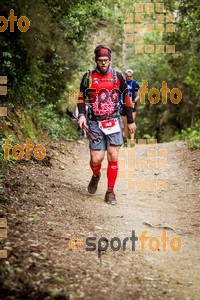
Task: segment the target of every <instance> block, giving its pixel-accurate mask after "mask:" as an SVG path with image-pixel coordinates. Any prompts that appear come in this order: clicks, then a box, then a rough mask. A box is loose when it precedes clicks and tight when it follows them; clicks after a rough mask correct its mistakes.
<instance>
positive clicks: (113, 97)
mask: <svg viewBox="0 0 200 300" xmlns="http://www.w3.org/2000/svg"><path fill="white" fill-rule="evenodd" d="M111 52H112V51H111V49H110V48H109V47H107V46H104V45H99V46H97V47H96V48H95V50H94V54H95V62H96V68H95V69H94V70H93V71H88V72H87V73H85V74H84V76H83V78H82V81H81V85H80V95H79V98H78V104H77V105H78V110H79V120H78V123H79V126H80V127H81V128H82V125H86V118H85V105H86V103H87V104H89V110H90V112H89V121H88V126H89V129H90V131H91V132H92V133H94V134H95V135H96V136H98V137H99V140H98V142H96V143H94V141H92V139H91V138H89V148H90V167H91V170H92V172H93V175H92V178H91V180H90V182H89V185H88V192H89V193H90V194H94V193H95V192H96V190H97V187H98V183H99V180H100V177H101V172H100V170H101V163H102V161H103V159H104V157H105V151H106V150H107V160H108V167H107V180H108V186H107V191H106V194H105V201H106V203H108V204H113V205H114V204H117V200H116V196H115V193H114V186H115V182H116V178H117V173H118V152H119V146H121V145H122V144H123V134H122V128H123V122H122V120H121V117H120V113H119V109H120V107H119V99H121V96H120V95H123V103H124V111H125V114H126V117H127V124H128V125H127V126H128V129H129V131H130V133H134V132H135V130H136V124H135V122H134V120H133V116H132V102H131V100H130V97H129V95H128V89H127V84H126V80H125V78H124V76H123V75H122V74H121V73H120V72H116V71H115V70H114V69H112V67H111Z"/></svg>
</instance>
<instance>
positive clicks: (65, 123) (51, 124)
mask: <svg viewBox="0 0 200 300" xmlns="http://www.w3.org/2000/svg"><path fill="white" fill-rule="evenodd" d="M33 116H34V118H35V120H36V122H37V123H38V125H39V126H41V127H42V129H44V130H45V131H47V132H48V134H49V136H51V137H52V138H53V139H55V140H58V139H65V140H71V139H74V138H77V136H78V135H77V131H76V129H75V128H73V126H72V123H71V121H70V120H69V119H67V118H66V117H65V116H64V115H58V114H57V113H56V111H55V106H54V105H53V104H52V103H50V104H47V105H45V106H43V107H41V108H40V110H39V111H37V110H35V111H34V112H33Z"/></svg>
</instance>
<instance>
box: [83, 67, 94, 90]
mask: <svg viewBox="0 0 200 300" xmlns="http://www.w3.org/2000/svg"><path fill="white" fill-rule="evenodd" d="M92 73H93V71H92V70H88V71H87V74H86V76H85V80H84V86H85V88H86V89H88V88H89V87H91V85H92Z"/></svg>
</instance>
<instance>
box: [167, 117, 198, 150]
mask: <svg viewBox="0 0 200 300" xmlns="http://www.w3.org/2000/svg"><path fill="white" fill-rule="evenodd" d="M172 140H184V141H186V142H187V144H188V147H189V148H191V149H195V148H200V120H198V121H197V122H196V123H195V125H194V127H193V128H187V129H186V130H183V129H182V130H181V132H176V134H175V135H174V137H173V138H172Z"/></svg>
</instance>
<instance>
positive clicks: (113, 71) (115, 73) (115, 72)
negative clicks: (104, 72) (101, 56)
mask: <svg viewBox="0 0 200 300" xmlns="http://www.w3.org/2000/svg"><path fill="white" fill-rule="evenodd" d="M112 75H113V82H114V84H115V87H116V88H118V85H117V77H118V76H117V75H118V74H117V71H116V70H115V69H112Z"/></svg>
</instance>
